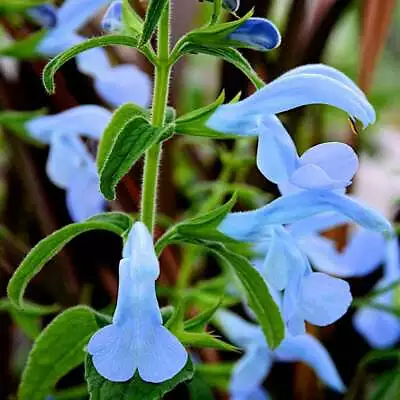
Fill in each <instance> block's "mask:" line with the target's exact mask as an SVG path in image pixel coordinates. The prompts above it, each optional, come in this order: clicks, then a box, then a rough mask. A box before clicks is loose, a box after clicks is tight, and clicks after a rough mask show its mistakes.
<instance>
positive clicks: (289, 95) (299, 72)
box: [207, 64, 375, 156]
mask: <svg viewBox="0 0 400 400" xmlns="http://www.w3.org/2000/svg"><path fill="white" fill-rule="evenodd" d="M308 104H328V105H331V106H334V107H337V108H339V109H341V110H343V111H345V112H347V114H348V115H349V116H350V117H351V118H353V119H357V120H359V121H361V122H362V123H363V125H364V127H366V126H368V125H369V124H372V123H374V122H375V111H374V109H373V107H372V106H371V104H370V103H369V102H368V100H367V98H366V97H365V95H364V94H363V93H362V92H361V91H360V89H358V88H357V86H356V85H355V84H354V83H353V82H352V81H351V80H350V79H349V78H348V77H347V76H345V75H344V74H342V73H341V72H339V71H337V70H336V69H334V68H331V67H328V66H325V65H320V64H316V65H305V66H302V67H298V68H295V69H293V70H291V71H289V72H287V73H286V74H283V75H282V76H280V77H279V78H277V79H275V80H274V81H272V82H271V83H269V84H268V85H266V86H264V87H263V88H262V89H260V90H258V91H256V92H255V93H254V94H252V95H251V96H249V97H248V98H246V99H244V100H242V101H239V102H237V103H232V104H224V105H222V106H220V107H218V108H217V110H216V111H215V113H214V114H213V115H212V116H211V118H210V119H209V120H208V122H207V125H208V126H209V127H210V128H213V129H215V130H217V131H220V132H225V133H233V134H238V135H242V136H253V135H258V134H259V133H260V132H259V131H260V123H261V122H262V123H264V124H265V125H267V126H268V125H269V124H270V121H271V120H272V117H273V116H274V115H276V114H279V113H281V112H284V111H288V110H291V109H294V108H297V107H301V106H305V105H308ZM272 124H273V122H272ZM266 156H267V155H266Z"/></svg>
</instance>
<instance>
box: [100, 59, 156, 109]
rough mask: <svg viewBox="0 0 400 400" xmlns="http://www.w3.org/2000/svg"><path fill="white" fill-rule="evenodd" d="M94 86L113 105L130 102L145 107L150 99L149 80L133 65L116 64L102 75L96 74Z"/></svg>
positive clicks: (117, 105)
mask: <svg viewBox="0 0 400 400" xmlns="http://www.w3.org/2000/svg"><path fill="white" fill-rule="evenodd" d="M94 87H95V89H96V91H97V92H98V93H99V94H100V96H101V97H103V98H104V99H105V100H106V101H107V102H108V103H109V104H110V105H111V106H113V107H119V106H120V105H121V104H124V103H127V102H132V103H134V104H137V105H139V106H141V107H145V108H146V107H148V106H149V104H150V101H151V87H152V84H151V80H150V78H149V76H148V75H147V74H145V73H144V72H143V71H141V70H140V69H139V68H138V67H136V66H134V65H128V64H123V65H118V66H116V67H113V68H110V69H109V70H108V71H107V73H105V74H104V75H101V76H99V75H97V76H96V79H95V82H94Z"/></svg>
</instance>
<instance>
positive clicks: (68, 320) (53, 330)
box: [18, 306, 98, 400]
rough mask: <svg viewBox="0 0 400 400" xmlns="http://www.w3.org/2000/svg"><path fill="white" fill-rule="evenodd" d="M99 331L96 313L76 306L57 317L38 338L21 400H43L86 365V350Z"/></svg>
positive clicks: (25, 371) (25, 372) (23, 378)
mask: <svg viewBox="0 0 400 400" xmlns="http://www.w3.org/2000/svg"><path fill="white" fill-rule="evenodd" d="M97 330H98V325H97V322H96V318H95V316H94V312H93V310H91V309H90V308H89V307H85V306H76V307H73V308H70V309H68V310H66V311H64V312H63V313H62V314H60V315H59V316H58V317H56V318H55V319H54V320H53V321H52V322H51V323H50V324H49V325H48V326H47V327H46V328H45V329H44V330H43V331H42V332H41V334H40V335H39V337H38V338H37V340H36V341H35V343H34V346H33V348H32V351H31V352H30V354H29V357H28V362H27V364H26V367H25V370H24V372H23V374H22V379H21V384H20V387H19V389H18V399H20V400H43V399H44V398H46V396H47V395H48V394H49V393H50V392H51V391H52V389H53V388H54V386H55V385H56V383H57V381H58V380H59V379H61V378H62V377H63V376H64V375H66V374H67V373H68V372H69V371H71V370H72V369H74V368H75V367H77V366H78V365H79V364H81V363H82V362H83V361H84V357H85V352H84V347H85V345H86V344H87V342H88V341H89V339H90V337H91V336H92V335H93V334H94V333H95V332H96V331H97Z"/></svg>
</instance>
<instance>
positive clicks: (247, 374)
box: [230, 344, 272, 396]
mask: <svg viewBox="0 0 400 400" xmlns="http://www.w3.org/2000/svg"><path fill="white" fill-rule="evenodd" d="M271 366H272V359H271V355H270V351H269V350H268V348H267V346H266V345H265V346H260V345H258V344H255V345H253V346H252V347H250V348H249V349H248V350H247V351H246V353H245V355H244V356H243V357H242V358H241V359H240V360H239V361H238V363H237V364H236V366H235V368H234V370H233V374H232V379H231V383H230V393H231V394H232V395H233V396H235V395H236V396H238V395H240V394H242V395H247V394H249V393H251V392H252V391H253V390H254V389H255V388H257V387H260V386H261V385H262V383H263V381H264V380H265V378H266V377H267V375H268V373H269V371H270V369H271Z"/></svg>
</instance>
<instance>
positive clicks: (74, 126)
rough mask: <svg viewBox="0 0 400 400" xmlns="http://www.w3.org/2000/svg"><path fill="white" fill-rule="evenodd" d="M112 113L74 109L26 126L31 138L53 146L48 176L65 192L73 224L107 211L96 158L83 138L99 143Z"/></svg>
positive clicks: (34, 121)
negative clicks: (95, 140)
mask: <svg viewBox="0 0 400 400" xmlns="http://www.w3.org/2000/svg"><path fill="white" fill-rule="evenodd" d="M110 118H111V112H110V111H108V110H106V109H104V108H102V107H99V106H94V105H86V106H79V107H75V108H72V109H70V110H67V111H64V112H62V113H59V114H56V115H48V116H41V117H36V118H34V119H32V120H30V121H29V122H28V123H27V124H26V128H27V130H28V131H29V132H30V134H31V135H32V137H34V138H35V139H37V140H39V141H41V142H42V143H46V144H48V145H49V146H50V150H49V157H48V159H47V165H46V172H47V175H48V177H49V179H50V180H51V181H52V182H53V183H54V184H55V185H56V186H58V187H60V188H62V189H64V190H66V204H67V209H68V212H69V214H70V216H71V218H72V220H73V221H82V220H85V219H87V218H88V217H91V216H93V215H95V214H98V213H99V212H102V211H103V210H104V207H105V205H106V202H105V200H104V198H103V196H102V194H101V193H100V190H99V178H98V175H97V170H96V164H95V160H94V157H93V156H92V155H91V154H90V153H89V151H88V150H87V148H86V146H85V145H84V143H83V142H82V140H81V139H80V135H82V136H87V137H89V138H92V139H97V140H98V139H99V138H100V136H101V134H102V133H103V131H104V129H105V127H106V125H107V123H108V122H109V120H110Z"/></svg>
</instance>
